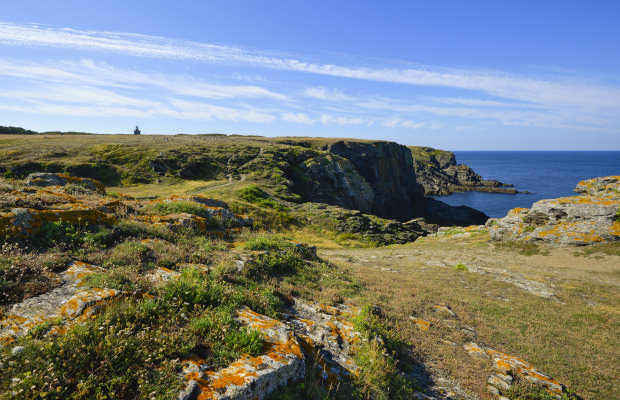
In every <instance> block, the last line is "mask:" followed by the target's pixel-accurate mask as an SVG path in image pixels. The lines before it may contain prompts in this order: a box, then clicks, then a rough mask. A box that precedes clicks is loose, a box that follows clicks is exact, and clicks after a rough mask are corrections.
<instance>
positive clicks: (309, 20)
mask: <svg viewBox="0 0 620 400" xmlns="http://www.w3.org/2000/svg"><path fill="white" fill-rule="evenodd" d="M619 18H620V2H615V1H589V2H584V1H581V2H576V1H511V2H508V1H382V2H379V1H359V0H358V1H345V0H341V1H333V0H332V1H323V0H313V1H305V2H302V1H291V0H289V1H269V0H267V1H234V0H230V1H226V2H224V1H197V0H194V1H187V0H177V1H174V2H172V1H153V0H151V1H126V0H125V1H116V0H112V1H110V0H108V1H105V2H103V1H92V0H73V1H62V0H59V1H54V2H50V1H30V0H21V1H19V2H17V1H15V2H6V4H3V5H2V13H0V89H1V90H0V125H12V126H22V127H24V128H28V129H33V130H37V131H45V130H63V131H70V130H72V131H87V132H97V133H130V132H131V131H132V129H133V127H134V126H135V125H140V128H141V129H142V131H143V133H162V134H163V133H166V134H173V133H211V132H220V133H228V134H256V135H265V136H276V135H282V136H284V135H285V136H293V135H295V136H298V135H299V136H329V137H358V138H367V139H384V140H394V141H397V142H399V143H403V144H413V145H426V146H432V147H438V148H444V149H451V150H620V24H618V22H617V21H618V20H619Z"/></svg>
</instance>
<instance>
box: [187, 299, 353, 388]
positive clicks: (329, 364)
mask: <svg viewBox="0 0 620 400" xmlns="http://www.w3.org/2000/svg"><path fill="white" fill-rule="evenodd" d="M359 312H360V310H359V308H357V307H352V306H345V305H339V306H336V307H333V306H327V305H322V304H318V303H313V302H309V301H305V300H301V299H295V302H294V304H293V305H292V306H290V307H289V308H288V309H287V310H286V313H285V314H284V315H283V316H284V321H279V320H276V319H273V318H269V317H267V316H265V315H261V314H258V313H256V312H253V311H251V310H250V309H248V308H242V309H240V310H238V311H237V314H238V316H237V320H238V321H239V322H240V323H241V324H243V325H245V326H248V327H251V328H253V329H256V330H258V331H259V332H260V333H261V334H262V335H263V337H264V339H265V343H266V344H265V346H264V352H263V354H261V355H259V356H257V357H251V356H248V355H245V356H243V357H241V358H240V359H239V360H237V361H235V362H233V363H232V364H231V365H229V366H228V367H226V368H224V369H221V370H219V371H212V370H210V368H209V366H208V365H207V364H206V363H205V361H204V360H202V359H201V358H199V357H197V356H193V355H192V356H190V357H188V358H186V359H185V360H184V361H183V365H182V367H183V377H184V379H185V380H186V382H187V384H186V387H185V388H184V389H183V390H182V391H181V393H179V399H195V398H198V399H226V400H232V399H235V400H245V399H248V400H249V399H263V398H265V397H267V396H268V395H269V394H271V393H272V392H273V391H274V390H276V389H277V388H278V387H281V386H284V385H286V384H287V383H289V382H294V381H298V380H300V379H302V378H303V376H304V373H305V368H306V367H305V360H306V357H310V358H312V359H313V360H314V361H315V363H316V365H317V366H318V367H319V368H321V374H322V377H323V379H324V380H325V381H327V382H329V383H330V384H335V385H337V384H338V383H339V382H341V381H342V379H344V378H345V377H349V376H351V375H357V374H358V371H359V368H358V367H357V366H356V365H355V363H354V362H353V354H354V353H355V351H356V350H357V348H358V346H359V344H360V334H359V333H358V332H356V331H355V330H354V329H353V325H352V323H351V322H350V321H349V320H348V319H350V318H351V317H353V316H355V315H358V314H359Z"/></svg>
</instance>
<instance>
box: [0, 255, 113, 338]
mask: <svg viewBox="0 0 620 400" xmlns="http://www.w3.org/2000/svg"><path fill="white" fill-rule="evenodd" d="M101 271H103V269H102V268H100V267H97V266H94V265H90V264H86V263H83V262H79V261H74V262H72V263H71V265H70V266H69V268H68V269H67V270H66V271H64V272H62V273H60V274H59V275H58V278H57V279H59V280H60V281H61V284H60V285H59V286H58V287H56V288H54V289H52V290H51V291H49V292H47V293H44V294H41V295H39V296H36V297H31V298H28V299H26V300H24V301H23V302H21V303H17V304H13V305H12V306H11V307H10V308H9V309H8V310H7V312H6V313H5V314H4V315H0V344H4V343H10V342H12V341H13V340H14V339H15V338H17V337H19V336H22V335H24V334H26V333H27V332H28V331H29V330H30V329H32V328H34V327H36V326H38V325H41V324H43V323H46V322H51V321H57V320H59V319H60V320H61V321H71V320H76V319H78V318H79V317H82V316H90V315H92V314H93V313H94V312H96V311H97V310H99V309H100V308H101V307H103V306H105V304H106V302H107V301H108V300H109V299H111V298H114V297H116V296H118V295H119V294H120V292H119V291H118V290H114V289H104V288H87V287H83V286H82V282H83V280H84V278H85V277H86V276H88V275H90V274H93V273H97V272H101Z"/></svg>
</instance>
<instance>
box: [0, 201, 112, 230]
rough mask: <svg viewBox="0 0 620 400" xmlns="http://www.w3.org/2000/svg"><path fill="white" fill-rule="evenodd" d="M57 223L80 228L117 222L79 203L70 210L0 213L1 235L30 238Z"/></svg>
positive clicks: (109, 216) (107, 215)
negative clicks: (47, 224)
mask: <svg viewBox="0 0 620 400" xmlns="http://www.w3.org/2000/svg"><path fill="white" fill-rule="evenodd" d="M57 221H63V222H67V223H70V224H72V225H79V226H85V225H87V224H92V225H99V224H107V225H111V224H113V223H114V222H115V221H116V217H115V216H114V215H112V214H107V213H104V212H101V211H98V210H96V209H92V208H88V206H86V205H85V204H79V203H78V204H73V205H72V207H71V208H69V209H56V210H36V209H31V208H13V209H12V210H11V211H10V212H8V213H0V235H2V236H9V237H13V238H28V237H32V236H33V235H36V234H37V233H39V231H40V229H41V227H42V226H43V224H44V223H46V222H57Z"/></svg>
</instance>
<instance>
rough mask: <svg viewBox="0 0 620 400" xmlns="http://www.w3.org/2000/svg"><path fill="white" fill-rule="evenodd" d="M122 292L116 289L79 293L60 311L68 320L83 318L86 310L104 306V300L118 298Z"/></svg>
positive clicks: (96, 289)
mask: <svg viewBox="0 0 620 400" xmlns="http://www.w3.org/2000/svg"><path fill="white" fill-rule="evenodd" d="M119 293H120V292H119V291H118V290H116V289H99V288H90V289H87V290H84V291H82V292H79V293H78V294H76V295H75V296H73V297H72V298H71V299H69V301H67V302H66V303H65V304H64V305H63V306H62V308H61V309H60V314H61V315H62V316H63V317H65V318H67V319H75V318H77V317H79V316H81V315H82V314H83V313H84V311H85V310H86V308H88V307H92V306H95V305H102V304H103V303H104V302H103V300H107V299H110V298H112V297H116V296H117V295H118V294H119Z"/></svg>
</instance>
